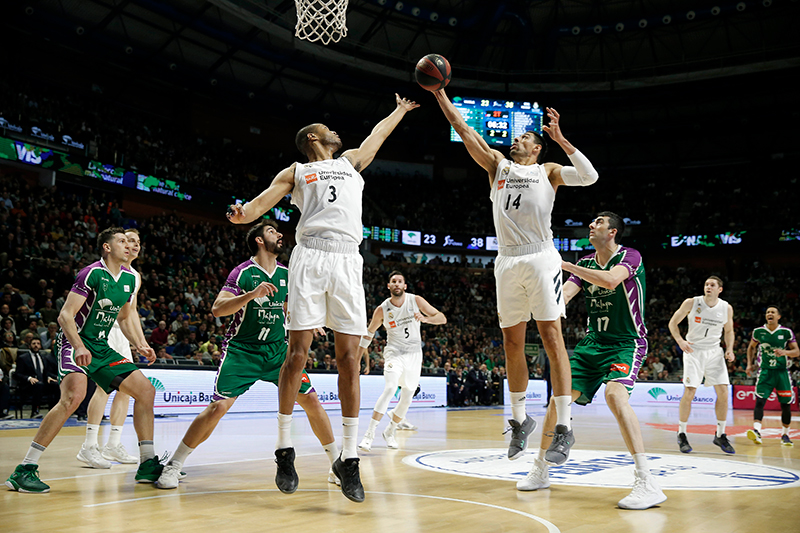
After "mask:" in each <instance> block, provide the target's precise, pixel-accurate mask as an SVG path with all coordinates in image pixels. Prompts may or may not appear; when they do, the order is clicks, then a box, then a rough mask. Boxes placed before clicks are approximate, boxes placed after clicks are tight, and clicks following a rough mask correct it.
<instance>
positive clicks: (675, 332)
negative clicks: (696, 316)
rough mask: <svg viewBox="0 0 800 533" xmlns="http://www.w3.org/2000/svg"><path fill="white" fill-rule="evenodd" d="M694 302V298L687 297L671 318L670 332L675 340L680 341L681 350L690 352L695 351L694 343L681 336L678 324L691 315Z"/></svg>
mask: <svg viewBox="0 0 800 533" xmlns="http://www.w3.org/2000/svg"><path fill="white" fill-rule="evenodd" d="M692 303H693V299H692V298H687V299H685V300H684V301H683V303H682V304H681V306H680V307H679V308H678V310H677V311H675V313H673V315H672V318H670V319H669V332H670V333H671V334H672V338H673V339H675V342H677V343H678V346H679V347H680V349H681V350H683V351H684V352H688V353H692V352H694V350H693V349H692V343H691V342H688V341H686V340H685V339H684V338H683V336H681V330H680V328H678V324H680V323H681V321H682V320H683V319H684V318H686V317H687V316H689V311H691V310H692Z"/></svg>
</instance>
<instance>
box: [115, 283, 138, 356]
mask: <svg viewBox="0 0 800 533" xmlns="http://www.w3.org/2000/svg"><path fill="white" fill-rule="evenodd" d="M131 272H133V275H134V276H136V287H134V288H133V295H132V296H131V300H130V301H131V303H132V305H133V307H132V308H131V313H136V314H137V315H138V313H139V310H138V309H136V295H137V294H139V287H141V286H142V276H141V274H139V273H138V272H137V271H136V269H134V268H131ZM108 345H109V346H110V347H111V348H113V349H114V350H116V351H117V352H119V353H121V354H122V355H124V356H126V357H130V356H131V349H130V341H128V338H127V337H126V336H125V334H124V333H122V328H121V327H119V322H117V321H116V320H115V321H114V325H113V326H111V330H109V332H108Z"/></svg>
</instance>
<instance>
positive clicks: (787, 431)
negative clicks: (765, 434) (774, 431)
mask: <svg viewBox="0 0 800 533" xmlns="http://www.w3.org/2000/svg"><path fill="white" fill-rule="evenodd" d="M783 434H784V435H788V434H789V428H787V427H786V426H783Z"/></svg>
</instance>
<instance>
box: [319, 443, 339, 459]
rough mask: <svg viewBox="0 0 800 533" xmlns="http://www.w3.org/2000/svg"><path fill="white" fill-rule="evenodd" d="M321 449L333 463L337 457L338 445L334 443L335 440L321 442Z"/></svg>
mask: <svg viewBox="0 0 800 533" xmlns="http://www.w3.org/2000/svg"><path fill="white" fill-rule="evenodd" d="M322 449H323V450H325V454H326V455H327V456H328V460H329V461H330V462H331V464H333V462H334V461H335V460H336V459H338V458H339V453H340V452H339V445H338V444H336V441H333V442H331V443H330V444H323V445H322Z"/></svg>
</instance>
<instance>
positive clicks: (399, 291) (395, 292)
mask: <svg viewBox="0 0 800 533" xmlns="http://www.w3.org/2000/svg"><path fill="white" fill-rule="evenodd" d="M389 292H391V293H392V296H401V295H402V294H403V293H404V292H405V291H404V290H403V289H390V290H389Z"/></svg>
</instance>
